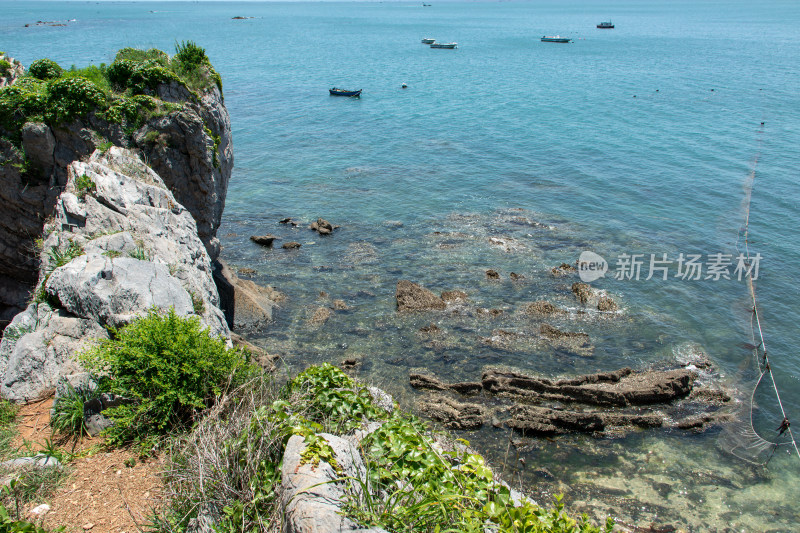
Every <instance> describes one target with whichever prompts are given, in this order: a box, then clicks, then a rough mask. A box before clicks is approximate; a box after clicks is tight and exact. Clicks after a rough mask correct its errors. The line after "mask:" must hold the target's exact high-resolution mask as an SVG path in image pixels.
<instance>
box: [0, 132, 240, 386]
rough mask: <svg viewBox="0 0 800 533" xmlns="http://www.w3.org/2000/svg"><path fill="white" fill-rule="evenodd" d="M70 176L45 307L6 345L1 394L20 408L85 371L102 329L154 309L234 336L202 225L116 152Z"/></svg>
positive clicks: (34, 310)
mask: <svg viewBox="0 0 800 533" xmlns="http://www.w3.org/2000/svg"><path fill="white" fill-rule="evenodd" d="M68 176H69V177H68V181H67V184H66V187H65V191H64V192H63V193H62V194H61V195H60V196H59V197H58V199H57V201H56V202H55V206H54V211H53V221H52V222H51V223H49V224H47V226H46V228H45V231H46V235H47V237H46V239H45V240H44V245H43V250H42V253H41V258H40V261H41V265H42V270H41V279H40V282H39V287H40V289H39V291H38V292H39V293H40V294H42V298H41V301H39V302H38V303H34V304H31V305H30V306H29V307H28V308H27V310H26V311H25V312H23V313H22V314H20V315H18V316H17V317H15V318H14V321H13V322H12V324H11V326H9V330H10V331H11V332H12V334H11V335H9V334H8V333H6V335H5V336H4V337H3V340H2V343H0V371H2V384H0V393H2V395H3V396H4V397H5V398H8V399H11V400H15V401H24V400H29V399H32V398H34V397H36V396H37V395H39V394H40V393H42V392H43V391H45V390H47V389H49V388H52V387H54V386H55V385H56V384H57V383H58V381H59V379H60V378H61V377H63V376H68V375H70V374H72V373H73V372H76V371H78V370H79V369H78V368H77V365H75V364H74V357H75V355H77V354H78V353H79V352H80V351H81V350H82V349H83V348H84V347H85V345H86V344H87V343H88V342H92V341H94V340H95V339H98V338H104V337H105V336H106V332H105V329H104V328H103V326H105V325H111V326H119V325H123V324H125V323H127V322H129V321H130V320H132V319H133V318H135V317H136V316H138V315H142V314H144V313H146V312H147V311H148V310H149V309H151V308H153V307H155V308H158V309H163V310H166V309H169V308H174V309H175V311H176V312H177V313H178V314H181V315H191V314H196V315H198V316H199V317H200V320H201V322H202V324H203V325H204V326H205V327H207V328H208V329H209V331H210V332H211V333H212V334H216V335H222V336H223V337H225V338H228V337H229V335H230V332H229V329H228V326H227V324H226V322H225V317H224V315H223V313H222V311H221V310H220V308H219V305H220V299H219V296H218V293H217V288H216V285H215V284H214V281H213V279H212V269H211V259H210V257H209V255H208V253H207V252H206V248H205V246H204V244H203V242H202V241H201V240H200V238H199V237H198V235H197V229H196V225H195V221H194V219H193V218H192V216H191V214H190V213H189V212H188V211H187V210H186V209H184V208H183V206H181V205H180V203H178V202H177V201H176V200H175V197H174V196H173V195H172V193H171V192H170V191H169V190H168V189H167V188H166V187H165V185H164V183H163V181H161V178H160V177H159V176H158V175H157V174H155V173H154V172H153V171H152V169H150V168H149V167H147V166H146V165H144V164H143V163H142V162H141V160H140V159H139V158H138V157H136V156H135V155H134V154H133V153H131V152H130V151H127V150H124V149H121V148H116V147H112V148H111V149H110V150H109V151H108V152H107V153H106V154H101V153H100V152H99V151H98V152H95V153H94V154H93V155H92V156H91V158H90V160H89V161H88V162H85V163H84V162H73V163H72V164H71V165H70V167H69V172H68ZM79 181H80V182H82V184H83V185H82V186H81V185H79ZM87 183H91V186H87ZM51 306H54V307H55V309H54V308H53V307H51ZM43 346H44V347H45V348H44V349H42V347H43Z"/></svg>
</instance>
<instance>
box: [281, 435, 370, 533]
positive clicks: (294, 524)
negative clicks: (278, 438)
mask: <svg viewBox="0 0 800 533" xmlns="http://www.w3.org/2000/svg"><path fill="white" fill-rule="evenodd" d="M320 437H322V438H324V439H325V440H326V441H327V442H328V444H329V445H330V446H331V448H332V449H333V452H334V457H335V459H336V463H337V464H338V467H339V470H338V471H337V470H336V469H334V467H333V466H331V465H330V464H328V463H327V462H325V461H322V460H320V462H319V465H318V466H314V465H312V464H310V463H304V462H303V459H302V454H303V451H304V450H305V448H306V443H305V440H304V439H303V437H301V436H299V435H294V436H292V437H291V438H290V439H289V441H288V442H287V443H286V450H285V452H284V455H283V464H282V465H281V486H280V500H281V504H282V508H283V516H284V526H283V531H284V533H339V532H341V531H353V530H356V531H361V532H363V533H380V532H383V530H382V529H361V528H360V527H359V526H358V525H357V524H356V523H355V522H353V521H352V520H350V519H349V518H345V517H344V516H342V515H341V514H340V513H341V506H342V504H343V503H344V501H345V498H346V487H345V482H343V481H338V482H337V481H336V480H337V479H341V478H343V477H351V478H356V479H366V469H365V468H364V462H363V461H362V459H361V455H360V454H359V451H358V448H356V446H355V445H354V444H353V443H352V442H351V441H350V440H348V439H344V438H342V437H338V436H336V435H331V434H329V433H321V434H320ZM354 485H355V486H356V489H355V490H357V491H358V490H359V489H358V484H354Z"/></svg>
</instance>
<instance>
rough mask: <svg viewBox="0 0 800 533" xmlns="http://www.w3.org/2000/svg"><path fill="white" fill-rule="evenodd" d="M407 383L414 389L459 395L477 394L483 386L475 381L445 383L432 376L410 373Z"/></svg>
mask: <svg viewBox="0 0 800 533" xmlns="http://www.w3.org/2000/svg"><path fill="white" fill-rule="evenodd" d="M408 380H409V383H410V385H411V386H412V387H414V388H415V389H427V390H435V391H445V390H451V391H454V392H458V393H459V394H465V395H469V394H478V393H480V392H481V390H483V385H482V384H481V383H480V382H477V381H474V382H473V381H464V382H460V383H445V382H443V381H441V380H439V379H438V378H436V377H434V376H430V375H428V374H420V373H414V372H412V373H411V374H409V376H408Z"/></svg>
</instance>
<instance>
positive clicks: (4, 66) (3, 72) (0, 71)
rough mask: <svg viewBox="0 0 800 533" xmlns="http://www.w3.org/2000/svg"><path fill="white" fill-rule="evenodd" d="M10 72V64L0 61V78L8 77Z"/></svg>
mask: <svg viewBox="0 0 800 533" xmlns="http://www.w3.org/2000/svg"><path fill="white" fill-rule="evenodd" d="M10 72H11V63H9V62H8V61H6V60H5V59H0V76H8V74H9V73H10Z"/></svg>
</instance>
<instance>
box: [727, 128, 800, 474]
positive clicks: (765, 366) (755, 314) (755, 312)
mask: <svg viewBox="0 0 800 533" xmlns="http://www.w3.org/2000/svg"><path fill="white" fill-rule="evenodd" d="M762 125H763V122H762ZM762 131H763V130H762ZM760 144H761V139H759V145H760ZM759 151H760V150H759ZM758 159H759V156H758V155H757V156H756V157H755V158H754V160H753V168H752V170H751V171H750V175H749V176H748V180H747V182H746V185H745V186H746V192H745V200H744V204H745V216H744V226H743V228H742V229H741V230H740V233H739V236H738V237H739V238H737V242H736V249H737V251H739V241H740V240H741V239H742V238H743V239H744V255H745V257H746V262H747V266H748V268H747V269H746V271H745V272H746V274H745V275H746V279H747V287H748V289H749V292H750V299H751V301H752V304H753V307H752V315H751V318H750V329H751V334H752V339H753V345H754V347H753V357H754V358H755V361H756V364H757V365H758V370H759V376H758V380H757V381H756V384H755V387H753V392H752V394H751V395H750V429H751V430H752V432H753V434H755V435H756V436H758V437H759V438H762V439H763V437H761V436H760V435H758V433H757V432H756V429H755V425H754V423H753V411H754V409H755V395H756V391H757V390H758V387H759V385H761V382H762V381H763V380H764V376H765V375H769V378H770V381H771V383H772V388H773V390H774V391H775V398H776V399H777V401H778V407H779V408H780V410H781V415H782V416H783V421H782V422H781V425H780V426H779V427H778V428H777V429H776V431H779V434H778V437H781V436H782V435H783V434H784V433H786V434H787V435H789V438H790V439H791V444H792V446H793V447H794V451H795V453H797V457H798V458H800V449H798V447H797V442H796V441H795V438H794V434H793V433H792V429H791V427H790V425H789V417H788V416H787V415H786V409H784V407H783V401H782V400H781V394H780V392H779V391H778V385H777V383H776V382H775V376H774V374H773V372H772V367H771V365H770V360H769V356H768V355H767V344H766V341H765V339H764V330H763V328H762V326H761V316H760V309H759V305H758V298H757V297H756V287H755V283H754V282H753V268H752V266H753V259H752V257H751V255H750V247H749V241H748V238H749V231H750V204H751V198H752V193H753V184H754V182H755V177H756V166H757V165H758ZM756 341H758V344H756ZM759 349H760V350H761V352H760V353H759ZM763 440H764V441H766V442H771V441H768V440H767V439H763ZM771 444H772V445H773V454H774V453H775V449H777V447H778V446H780V445H782V444H787V443H779V442H771ZM771 458H772V456H771V455H770V459H771ZM767 462H769V459H768V460H767Z"/></svg>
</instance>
